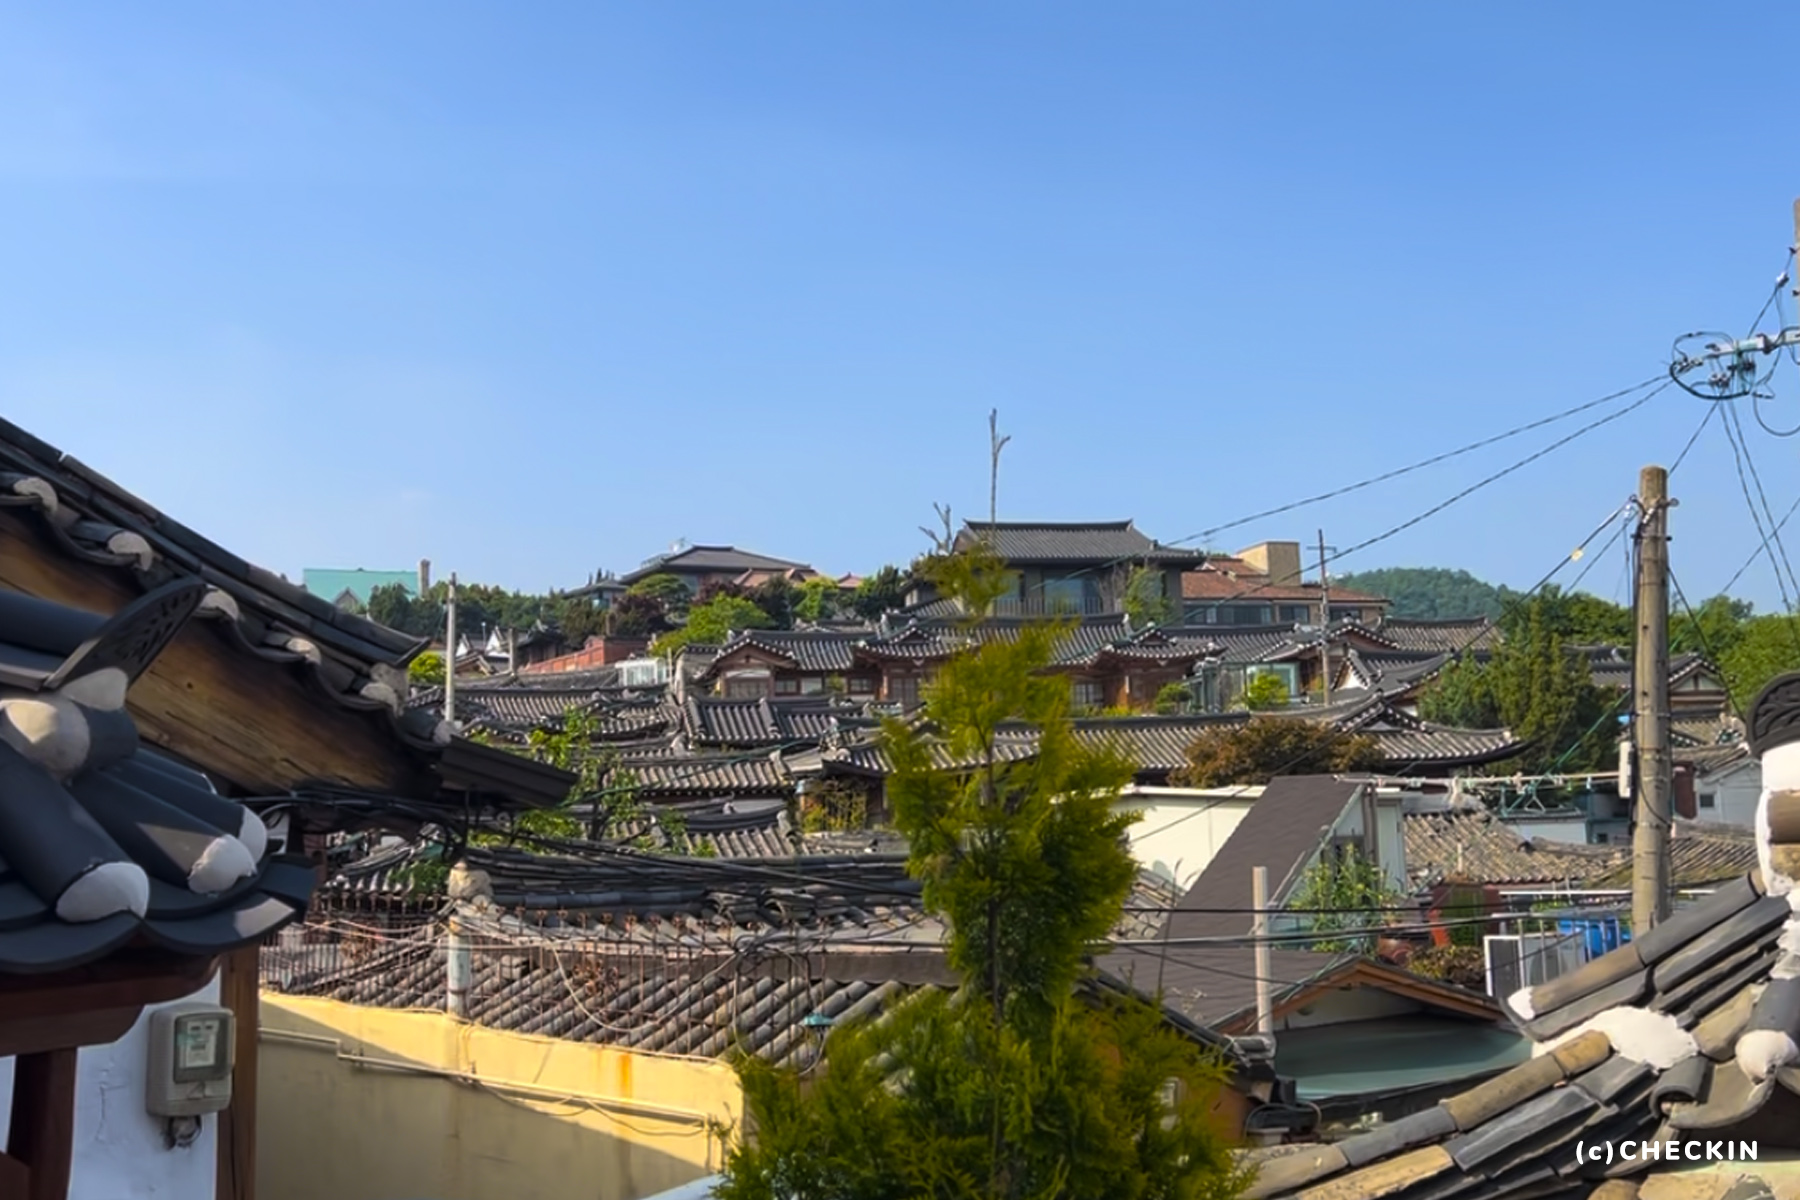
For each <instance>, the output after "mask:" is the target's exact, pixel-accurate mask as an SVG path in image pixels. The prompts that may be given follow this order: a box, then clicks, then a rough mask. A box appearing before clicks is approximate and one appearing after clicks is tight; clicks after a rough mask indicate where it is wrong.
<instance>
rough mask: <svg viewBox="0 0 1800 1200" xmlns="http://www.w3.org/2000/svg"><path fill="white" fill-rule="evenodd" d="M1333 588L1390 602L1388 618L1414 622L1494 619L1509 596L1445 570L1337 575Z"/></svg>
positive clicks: (1390, 569)
mask: <svg viewBox="0 0 1800 1200" xmlns="http://www.w3.org/2000/svg"><path fill="white" fill-rule="evenodd" d="M1333 583H1334V586H1337V587H1342V588H1344V589H1345V590H1347V591H1356V592H1363V593H1366V594H1368V595H1371V596H1381V597H1384V598H1386V599H1387V600H1389V601H1390V602H1391V604H1390V607H1389V608H1388V615H1389V616H1393V617H1404V618H1407V619H1410V620H1416V621H1453V620H1466V619H1469V618H1474V617H1487V618H1488V619H1490V620H1493V619H1496V618H1498V617H1499V616H1500V614H1501V613H1502V612H1504V611H1505V609H1506V606H1507V603H1508V601H1509V599H1510V598H1511V595H1512V594H1511V593H1510V592H1509V591H1508V590H1507V589H1506V588H1504V587H1495V586H1494V585H1493V584H1491V583H1485V582H1483V581H1482V580H1480V579H1477V578H1475V576H1473V575H1471V574H1469V573H1468V572H1467V571H1453V570H1449V569H1447V568H1444V567H1385V568H1382V569H1379V570H1374V571H1356V572H1352V573H1351V574H1348V575H1340V576H1339V577H1338V578H1337V579H1336V580H1334V581H1333Z"/></svg>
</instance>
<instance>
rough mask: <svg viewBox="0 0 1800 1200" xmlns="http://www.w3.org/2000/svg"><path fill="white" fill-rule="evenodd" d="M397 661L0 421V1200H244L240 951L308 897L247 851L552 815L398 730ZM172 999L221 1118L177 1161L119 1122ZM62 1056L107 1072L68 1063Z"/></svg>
mask: <svg viewBox="0 0 1800 1200" xmlns="http://www.w3.org/2000/svg"><path fill="white" fill-rule="evenodd" d="M195 589H198V590H197V591H196V590H195ZM104 614H114V615H113V616H112V617H111V618H108V617H107V616H105V615H104ZM423 645H424V643H423V642H421V641H418V640H416V639H413V638H410V637H407V636H405V635H402V634H399V633H396V632H394V631H393V630H389V629H385V628H383V627H381V626H379V625H375V624H373V623H371V622H369V621H366V620H364V619H362V618H360V617H356V616H353V615H351V614H349V613H347V612H344V611H343V610H341V609H339V608H338V607H337V606H336V605H334V604H333V603H332V601H331V600H330V599H328V598H325V597H320V596H314V595H311V594H310V593H308V592H307V591H305V590H304V589H303V588H301V587H299V586H298V585H296V584H292V583H289V582H287V581H286V580H283V579H281V578H280V577H279V576H276V575H273V574H271V573H270V572H268V571H264V570H262V569H261V568H257V567H253V566H251V565H250V564H248V563H246V562H244V561H243V560H242V559H240V558H238V557H236V556H235V555H233V554H231V553H230V552H228V551H226V550H224V549H222V548H220V547H219V546H216V545H214V544H213V543H211V542H209V541H207V540H206V539H204V538H202V537H200V536H199V535H198V534H196V533H195V532H194V531H193V530H191V529H188V528H187V527H185V526H183V525H181V524H178V523H177V522H175V521H174V520H172V519H171V518H169V517H167V516H165V515H163V514H161V513H159V512H157V511H156V510H155V509H154V508H152V507H151V506H150V505H148V504H146V503H144V502H143V501H142V500H139V499H137V498H136V497H134V496H132V495H130V494H129V493H127V492H125V491H124V490H123V489H121V488H119V487H118V486H117V485H116V484H113V483H112V482H110V481H109V480H107V479H106V478H104V477H103V476H101V475H99V474H98V473H96V472H94V471H93V470H92V469H90V468H89V467H87V466H86V465H84V464H82V463H80V462H77V461H76V460H74V459H72V458H69V457H67V456H65V455H63V454H62V453H61V452H59V451H57V450H56V449H54V448H53V447H51V446H48V445H46V444H45V443H43V442H41V441H39V440H38V439H36V438H34V437H32V436H31V435H30V434H28V433H26V432H24V431H23V430H20V429H18V428H17V427H15V426H13V425H10V424H8V423H6V422H0V711H3V712H4V721H3V722H0V743H3V744H0V777H3V778H0V860H4V864H5V865H4V866H3V867H0V1014H4V1015H0V1039H4V1040H5V1041H6V1050H7V1051H8V1052H11V1053H14V1054H17V1055H18V1056H19V1057H18V1058H17V1059H16V1065H15V1068H14V1075H15V1078H14V1085H15V1088H16V1089H17V1090H18V1091H19V1092H20V1093H21V1094H22V1095H23V1096H25V1097H28V1099H27V1100H25V1101H24V1102H16V1103H14V1104H13V1106H12V1109H11V1112H12V1122H13V1125H12V1128H13V1134H12V1137H11V1139H10V1141H9V1143H8V1154H9V1155H11V1157H12V1158H13V1159H15V1160H17V1161H16V1162H13V1163H9V1164H8V1165H6V1166H0V1195H4V1196H8V1197H11V1196H15V1195H19V1196H25V1197H29V1198H30V1200H48V1198H50V1197H58V1198H60V1197H61V1195H62V1194H63V1189H64V1186H65V1184H66V1183H67V1180H68V1179H69V1178H70V1177H71V1175H70V1174H65V1172H72V1178H73V1180H74V1186H75V1194H76V1195H78V1196H84V1197H85V1196H93V1197H94V1198H95V1200H112V1198H113V1197H115V1196H119V1195H121V1194H124V1193H125V1191H126V1190H128V1189H129V1188H131V1187H136V1188H137V1189H138V1190H143V1189H145V1188H152V1187H153V1188H158V1189H161V1190H162V1191H166V1192H167V1193H168V1194H170V1195H179V1196H182V1197H183V1198H184V1200H186V1198H187V1197H194V1198H196V1200H206V1198H208V1197H212V1196H214V1195H217V1196H219V1197H220V1198H221V1200H226V1198H229V1200H244V1198H247V1197H250V1196H251V1195H252V1194H253V1185H254V1178H255V1163H256V1132H257V1131H256V1120H255V1114H256V1062H257V1044H258V1043H257V1028H258V1017H257V1012H258V1009H257V962H256V951H255V945H254V943H255V942H256V941H257V940H258V939H260V938H261V937H262V936H263V934H264V933H266V932H267V930H269V929H271V928H274V927H275V926H276V925H279V923H280V922H281V921H283V920H286V919H288V915H284V914H291V912H292V910H294V909H296V908H298V907H300V906H302V905H303V904H304V902H305V899H306V894H307V891H308V890H309V887H310V881H307V882H306V883H303V882H301V881H300V880H299V878H298V876H297V875H296V874H294V873H292V872H289V871H288V870H287V869H286V864H285V861H284V860H279V859H277V858H274V857H271V855H270V854H269V853H267V852H266V851H267V850H268V849H271V848H273V847H275V846H277V845H280V846H281V847H282V848H283V849H284V850H298V851H300V852H302V853H304V854H306V855H307V856H308V858H309V859H316V857H317V856H318V855H319V854H321V853H322V850H323V845H324V842H325V839H326V837H327V836H328V835H329V834H331V833H332V832H333V830H334V829H337V828H341V827H344V826H346V825H349V824H353V823H360V824H375V823H379V824H384V825H392V826H396V827H398V828H402V829H405V828H408V827H409V825H410V826H416V824H417V823H419V822H422V821H429V822H443V821H446V820H450V819H453V818H456V817H459V816H460V815H461V814H465V813H481V812H486V811H492V810H493V809H495V808H497V807H500V808H505V807H512V808H516V807H519V806H521V805H524V806H530V805H537V806H542V805H548V804H553V803H556V802H558V801H560V800H561V799H563V798H564V797H565V796H566V795H567V793H568V790H569V788H570V787H571V786H572V785H573V783H574V778H573V776H571V775H569V774H568V773H567V772H562V771H556V770H552V769H550V768H547V767H542V766H539V765H538V764H535V763H531V762H528V761H525V760H523V759H520V758H518V757H516V756H514V755H511V754H508V753H506V752H505V751H502V750H495V749H488V748H486V747H482V746H478V745H474V744H472V743H469V742H467V741H464V740H462V739H460V738H456V737H454V736H453V734H452V731H451V730H450V728H449V726H448V725H446V724H445V723H444V722H443V721H442V720H441V719H439V718H438V717H436V716H434V715H432V714H431V713H430V712H428V711H421V710H413V711H408V710H407V708H406V705H405V697H406V691H407V683H406V664H407V662H408V661H409V659H410V658H411V657H412V656H413V655H414V654H416V653H417V652H418V651H419V650H420V649H422V648H423ZM139 747H141V748H139ZM134 750H135V753H134ZM9 762H10V763H11V765H10V766H6V765H5V764H6V763H9ZM159 772H160V774H158V773H159ZM195 772H200V773H201V775H196V774H195ZM165 777H166V781H165ZM202 777H203V778H202ZM213 789H216V791H215V790H213ZM234 798H235V802H234ZM240 806H241V807H242V808H249V809H252V810H254V811H257V812H258V813H259V814H260V816H261V818H262V819H261V820H260V821H253V820H252V819H251V818H249V817H248V816H246V815H244V813H243V811H241V808H240ZM8 812H10V813H11V815H10V816H7V815H6V814H7V813H8ZM265 822H266V826H265ZM259 831H260V832H259ZM259 840H260V841H262V842H263V843H264V845H262V846H259V845H258V844H257V843H258V842H259ZM89 868H92V869H89ZM259 893H260V896H261V898H259ZM221 958H223V966H222V967H220V968H219V969H218V970H217V971H215V969H214V967H215V964H216V963H217V961H218V960H219V959H221ZM59 989H60V990H59ZM196 993H198V994H199V995H200V996H201V997H205V998H210V997H212V996H215V995H216V996H217V997H218V998H219V1001H220V1002H221V1003H222V1004H223V1006H224V1007H225V1008H227V1009H229V1010H230V1011H231V1013H232V1016H233V1018H234V1024H235V1032H234V1034H233V1039H232V1045H231V1047H230V1059H229V1061H230V1063H231V1075H230V1089H231V1092H230V1094H231V1103H230V1106H229V1107H228V1108H226V1109H224V1110H223V1112H222V1113H221V1114H220V1115H219V1116H218V1117H217V1118H216V1119H214V1120H209V1121H205V1122H203V1123H202V1125H201V1127H200V1130H199V1132H198V1135H197V1136H196V1135H194V1134H193V1126H192V1125H191V1123H190V1122H188V1121H187V1119H186V1118H185V1117H184V1118H183V1119H182V1120H181V1121H180V1122H179V1123H178V1125H177V1126H176V1127H174V1133H175V1134H176V1140H177V1142H178V1143H179V1142H180V1141H182V1140H186V1141H187V1142H188V1143H189V1144H188V1145H187V1146H185V1147H183V1146H181V1145H179V1144H178V1145H177V1146H176V1147H175V1148H173V1149H171V1148H169V1147H168V1146H166V1145H165V1144H164V1134H165V1132H166V1131H167V1130H168V1127H166V1126H165V1125H164V1124H163V1123H161V1122H159V1121H154V1120H152V1118H151V1117H150V1116H149V1115H147V1113H146V1109H145V1102H144V1100H143V1099H140V1097H142V1096H143V1095H144V1087H145V1075H144V1072H145V1070H146V1069H147V1067H148V1066H149V1064H150V1060H149V1057H148V1050H147V1047H146V1045H145V1038H146V1037H147V1036H148V1035H147V1033H146V1032H145V1030H144V1027H143V1025H142V1024H138V1025H135V1026H134V1025H133V1021H134V1020H135V1019H136V1015H137V1010H139V1009H142V1008H143V1007H145V1006H146V1005H148V1004H151V1003H157V1002H160V1001H163V1000H170V999H175V998H177V997H180V996H184V995H190V996H191V995H194V994H196ZM126 1030H130V1031H131V1032H129V1033H128V1034H126V1033H125V1031H126ZM121 1034H125V1036H124V1037H123V1038H121V1036H120V1035H121ZM83 1043H86V1044H88V1045H90V1046H100V1045H106V1044H108V1043H110V1046H109V1047H108V1048H107V1049H105V1050H92V1051H90V1053H89V1054H87V1055H84V1056H82V1057H81V1058H80V1059H79V1061H77V1060H76V1059H75V1058H74V1057H73V1054H72V1048H73V1047H74V1046H76V1045H79V1044H83ZM215 1065H216V1064H215ZM184 1070H185V1068H184ZM121 1082H123V1083H125V1084H126V1085H127V1086H126V1087H125V1089H124V1090H123V1091H122V1092H121V1091H120V1090H119V1085H120V1083H121ZM102 1089H104V1091H105V1093H106V1101H105V1103H106V1109H105V1112H104V1114H102V1112H101V1110H100V1107H99V1106H100V1103H101V1095H100V1093H101V1091H102ZM126 1096H129V1097H131V1099H130V1100H129V1101H126V1100H125V1099H124V1097H126ZM40 1101H41V1103H40ZM71 1110H72V1111H73V1131H71V1127H70V1123H69V1117H68V1114H69V1113H70V1112H71ZM101 1120H104V1121H105V1126H104V1131H103V1132H102V1131H101V1127H100V1126H99V1124H98V1122H99V1121H101ZM71 1137H73V1138H74V1139H75V1141H76V1143H77V1151H78V1154H77V1158H76V1160H75V1162H74V1163H73V1166H72V1167H70V1166H69V1165H68V1164H67V1163H66V1161H65V1160H66V1158H67V1153H66V1151H67V1146H68V1144H69V1139H70V1138H71ZM59 1147H60V1149H59ZM59 1162H62V1163H63V1165H61V1166H59V1165H58V1163H59ZM22 1170H30V1171H32V1172H33V1173H34V1178H33V1180H32V1183H31V1185H30V1189H27V1188H26V1187H25V1185H24V1184H23V1182H22V1180H23V1178H24V1176H23V1175H21V1171H22ZM7 1172H10V1177H9V1176H8V1174H6V1173H7ZM126 1180H129V1181H130V1182H125V1181H126ZM31 1189H35V1190H31Z"/></svg>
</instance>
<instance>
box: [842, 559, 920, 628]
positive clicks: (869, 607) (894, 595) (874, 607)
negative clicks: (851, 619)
mask: <svg viewBox="0 0 1800 1200" xmlns="http://www.w3.org/2000/svg"><path fill="white" fill-rule="evenodd" d="M905 603H906V576H905V575H904V574H903V573H902V572H901V571H900V569H899V568H898V567H893V566H886V567H883V568H881V570H879V571H877V572H875V573H874V574H873V575H868V576H864V578H863V581H862V582H861V583H859V584H857V585H856V594H855V595H854V596H853V597H852V598H851V601H850V606H851V608H853V609H854V610H855V612H856V615H857V616H859V617H861V618H863V619H864V620H865V621H873V620H876V619H877V618H879V617H880V616H881V614H882V613H885V612H890V611H892V610H893V609H896V608H899V607H901V606H902V605H904V604H905Z"/></svg>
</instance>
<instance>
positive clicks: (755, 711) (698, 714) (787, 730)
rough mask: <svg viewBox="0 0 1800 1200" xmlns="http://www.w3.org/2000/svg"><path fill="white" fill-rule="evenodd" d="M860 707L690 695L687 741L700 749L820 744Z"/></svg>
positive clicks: (686, 710)
mask: <svg viewBox="0 0 1800 1200" xmlns="http://www.w3.org/2000/svg"><path fill="white" fill-rule="evenodd" d="M861 711H862V710H861V707H860V706H856V705H844V704H838V703H834V702H832V701H830V700H818V699H813V698H810V697H809V698H806V699H799V700H771V699H769V698H767V697H759V698H757V699H755V700H733V699H719V698H716V697H711V696H690V697H688V701H687V704H686V705H685V706H683V709H682V716H683V719H684V721H685V722H686V727H687V736H688V741H689V742H690V743H692V744H693V745H696V746H736V747H751V746H777V745H791V744H794V743H798V742H816V741H818V740H819V739H820V738H822V737H824V736H826V734H828V733H830V732H831V730H832V728H833V727H834V724H835V723H836V722H837V721H839V720H840V719H848V718H850V717H852V716H856V715H860V714H861Z"/></svg>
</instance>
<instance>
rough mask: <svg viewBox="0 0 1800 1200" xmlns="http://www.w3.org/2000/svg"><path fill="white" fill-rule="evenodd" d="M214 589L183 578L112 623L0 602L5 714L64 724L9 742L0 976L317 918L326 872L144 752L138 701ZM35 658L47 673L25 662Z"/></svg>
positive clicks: (3, 750) (197, 945) (0, 748)
mask: <svg viewBox="0 0 1800 1200" xmlns="http://www.w3.org/2000/svg"><path fill="white" fill-rule="evenodd" d="M205 590H206V589H205V585H204V584H202V583H201V582H200V581H198V580H194V579H186V580H178V581H176V582H172V583H168V584H165V585H163V586H162V587H159V588H156V589H154V590H152V591H150V592H148V593H147V594H146V595H144V596H143V597H141V598H140V599H138V600H136V601H134V602H133V603H131V604H129V605H127V606H126V607H125V608H124V609H123V610H121V611H120V612H119V613H117V614H115V615H114V616H112V617H110V618H102V617H99V616H97V615H95V614H90V613H84V612H82V611H81V610H79V609H72V608H68V607H66V606H62V605H55V604H50V603H48V602H46V601H40V600H33V599H31V598H28V597H23V596H20V595H18V594H17V593H11V592H8V593H4V594H0V664H7V663H11V664H13V668H12V669H11V670H10V671H6V672H0V708H6V709H9V710H11V711H12V713H13V714H14V716H15V719H16V720H23V714H25V713H28V712H31V711H33V710H34V709H39V708H45V709H46V710H47V711H48V712H51V713H54V714H55V715H56V719H55V720H54V721H53V722H51V723H49V724H48V725H46V726H43V727H42V728H40V729H39V731H38V734H37V736H35V737H33V738H31V739H30V740H28V741H27V740H25V739H18V740H17V741H0V974H38V973H43V972H55V971H63V970H69V969H71V968H74V967H79V966H83V965H85V964H87V963H89V962H92V961H94V960H96V959H99V958H103V957H105V956H106V955H108V954H110V953H111V952H113V951H115V950H119V949H122V948H124V947H125V946H126V945H127V944H129V943H131V942H133V941H135V940H138V939H143V940H147V941H148V942H149V943H150V944H152V945H156V946H159V947H162V948H164V949H168V950H172V951H174V952H176V953H178V954H185V955H193V956H199V957H210V956H213V955H216V954H219V953H222V952H224V951H226V950H230V949H233V948H236V947H238V946H242V945H248V944H250V943H253V942H255V941H257V940H258V939H259V938H261V937H263V936H264V935H266V934H268V933H272V932H274V931H275V930H277V929H280V928H281V927H282V926H284V925H286V924H288V923H290V922H292V921H294V920H295V919H297V918H298V917H299V916H300V915H301V914H302V913H303V912H304V911H305V909H306V907H307V904H308V902H309V900H310V898H311V895H312V885H313V874H312V868H311V865H310V864H309V863H308V862H307V861H306V860H304V859H301V858H297V857H289V856H285V855H279V854H270V853H269V851H268V831H267V829H266V827H265V826H264V825H263V823H262V821H261V820H260V819H259V818H258V817H257V816H256V815H254V814H253V813H251V812H250V811H249V810H248V809H246V808H245V807H244V806H243V805H241V804H238V803H237V802H235V801H232V800H227V799H225V798H224V797H222V796H220V795H219V794H218V792H217V791H216V790H214V788H213V786H212V784H211V783H210V782H209V781H208V780H207V779H206V778H205V777H204V776H202V775H200V774H198V773H197V772H193V771H190V770H188V769H187V768H185V767H181V766H179V765H177V764H175V763H174V762H172V761H170V760H168V759H165V758H163V757H162V756H160V755H157V754H156V753H155V752H153V751H151V750H149V749H146V748H143V747H141V746H140V745H139V740H138V734H137V730H136V728H135V726H134V725H133V722H132V720H131V717H130V716H129V715H128V714H127V712H126V710H125V708H124V703H125V698H126V694H127V690H128V688H129V686H130V684H131V683H132V682H135V681H136V679H137V678H138V677H139V676H141V675H142V674H143V673H144V672H145V671H147V670H148V669H149V668H150V666H151V664H152V662H153V661H154V660H155V658H156V656H157V655H158V654H159V653H161V652H162V650H163V649H164V648H165V647H166V646H167V645H168V643H169V641H170V640H172V639H173V638H174V637H175V636H176V635H177V634H178V633H179V632H180V631H181V630H182V628H183V627H184V626H185V625H186V624H187V623H188V621H189V620H190V619H192V618H193V616H194V614H195V612H196V609H197V608H198V606H199V604H200V603H201V600H202V598H203V596H204V595H205ZM59 648H62V649H60V650H59ZM28 656H35V657H36V658H41V659H43V660H44V661H45V664H46V665H45V668H44V669H42V670H37V669H32V670H29V671H26V670H22V669H20V667H19V666H18V664H20V663H22V662H24V661H26V659H27V657H28ZM114 674H116V675H117V677H118V680H119V683H120V684H121V686H119V687H118V688H117V690H116V691H114V690H113V688H112V686H111V685H110V683H109V682H108V677H109V676H111V675H114Z"/></svg>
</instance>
